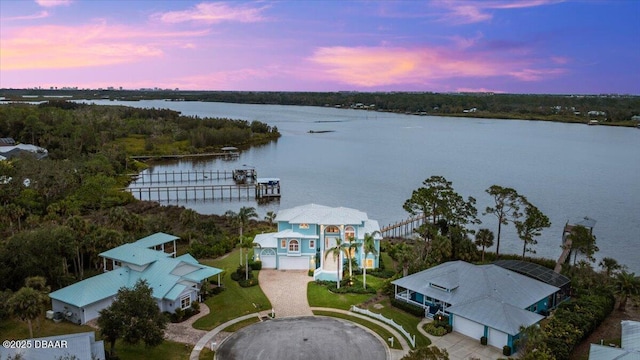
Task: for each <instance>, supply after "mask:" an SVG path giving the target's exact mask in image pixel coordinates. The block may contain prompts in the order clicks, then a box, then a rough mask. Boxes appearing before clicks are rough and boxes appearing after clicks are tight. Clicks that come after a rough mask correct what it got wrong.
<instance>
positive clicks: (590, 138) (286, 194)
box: [95, 100, 640, 273]
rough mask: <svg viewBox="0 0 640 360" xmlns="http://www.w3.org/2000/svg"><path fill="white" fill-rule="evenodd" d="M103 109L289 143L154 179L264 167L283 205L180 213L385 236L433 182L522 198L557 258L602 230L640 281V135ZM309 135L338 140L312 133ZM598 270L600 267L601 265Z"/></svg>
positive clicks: (319, 114) (603, 249) (543, 248)
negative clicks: (371, 227) (294, 214)
mask: <svg viewBox="0 0 640 360" xmlns="http://www.w3.org/2000/svg"><path fill="white" fill-rule="evenodd" d="M95 103H97V104H105V105H127V106H135V107H154V108H170V109H173V110H177V111H180V112H181V113H182V114H184V115H197V116H201V117H205V116H207V117H226V118H233V119H244V120H249V121H252V120H259V121H262V122H265V123H267V124H269V125H271V126H277V127H278V129H279V131H280V132H281V133H282V137H281V138H280V139H279V140H278V141H277V142H273V143H271V144H269V145H265V146H260V147H255V148H252V149H250V150H246V151H242V153H241V155H240V157H239V159H238V160H237V161H223V160H220V159H218V160H215V159H213V160H206V161H202V160H198V161H180V162H172V163H169V164H162V165H157V166H155V167H154V168H152V169H150V170H149V171H174V170H175V171H177V170H188V169H198V170H209V169H213V170H215V169H234V168H238V167H239V166H240V165H243V164H247V165H251V166H255V168H256V169H257V171H258V176H260V177H278V178H280V179H281V183H282V199H281V200H280V202H276V203H271V204H269V205H257V204H256V203H255V202H250V203H247V202H239V201H235V202H229V201H216V202H193V201H191V202H184V203H179V204H180V205H184V206H186V207H190V208H193V209H195V210H196V211H198V212H200V213H203V214H223V213H224V212H225V211H226V210H234V211H237V210H238V209H239V208H240V207H242V206H257V210H258V212H259V214H260V215H261V216H262V215H264V213H266V211H269V210H273V211H277V210H278V209H283V208H289V207H293V206H297V205H302V204H307V203H317V204H323V205H328V206H345V207H352V208H356V209H359V210H362V211H365V212H367V213H368V215H369V217H370V218H372V219H376V220H378V221H379V222H380V224H381V226H384V225H387V224H389V223H393V222H396V221H399V220H401V219H404V218H407V217H408V214H407V213H406V212H405V211H404V210H403V209H402V205H403V203H404V202H405V200H406V199H408V198H409V197H410V196H411V192H412V191H413V190H414V189H416V188H418V187H420V186H421V184H422V181H423V180H425V179H427V178H429V177H430V176H432V175H441V176H444V177H445V178H447V180H449V181H452V182H453V187H454V189H455V190H456V191H457V192H458V193H459V194H461V195H462V196H464V197H465V198H466V197H468V196H473V197H475V198H476V199H477V208H478V215H479V218H480V219H481V220H482V222H483V224H482V225H481V226H482V227H488V228H489V229H491V230H493V231H494V232H495V231H496V230H497V228H496V224H497V222H496V220H495V217H493V216H491V215H482V212H483V210H484V209H485V208H486V206H488V205H491V198H490V197H489V196H488V195H487V194H486V193H485V189H487V188H488V187H490V186H491V185H493V184H498V185H501V186H505V187H512V188H514V189H516V190H517V191H518V192H519V193H520V194H522V195H524V196H526V197H527V198H528V199H529V201H530V202H531V203H533V204H534V205H536V206H537V207H538V208H539V209H540V210H541V211H542V212H543V213H545V214H546V215H547V216H548V217H549V218H550V220H551V222H552V226H551V227H550V228H548V229H545V230H544V231H543V232H542V235H541V236H540V237H539V239H538V240H539V243H538V244H537V245H536V246H535V249H536V250H537V256H542V257H548V258H553V259H556V258H557V257H558V256H559V254H560V252H561V249H560V245H561V237H562V229H563V227H564V225H565V223H566V222H567V221H570V222H572V221H576V220H579V219H581V218H583V217H584V216H588V217H591V218H593V219H595V220H597V223H596V226H595V228H594V234H595V235H596V237H597V245H598V246H599V247H600V251H599V252H598V253H597V258H598V259H601V258H603V257H613V258H615V259H617V260H618V261H619V262H620V263H622V264H625V265H627V266H628V267H629V270H631V271H634V272H636V273H640V130H638V129H632V128H615V127H607V126H586V125H583V124H562V123H551V122H542V121H517V120H497V119H472V118H447V117H436V116H413V115H403V114H391V113H382V112H373V111H363V110H349V109H336V108H329V107H327V108H322V107H306V106H280V105H245V104H227V103H212V102H171V101H160V100H158V101H136V102H122V101H120V102H112V101H96V102H95ZM309 130H315V131H318V130H330V131H332V132H326V133H309ZM500 248H501V252H509V253H516V254H519V253H521V252H522V241H521V240H519V239H518V237H517V236H516V233H515V230H514V229H513V225H511V224H510V225H509V226H507V227H506V231H504V232H503V237H502V241H501V246H500ZM595 265H597V263H596V264H595Z"/></svg>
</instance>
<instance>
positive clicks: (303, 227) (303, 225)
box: [300, 224, 309, 229]
mask: <svg viewBox="0 0 640 360" xmlns="http://www.w3.org/2000/svg"><path fill="white" fill-rule="evenodd" d="M308 228H309V224H300V229H308Z"/></svg>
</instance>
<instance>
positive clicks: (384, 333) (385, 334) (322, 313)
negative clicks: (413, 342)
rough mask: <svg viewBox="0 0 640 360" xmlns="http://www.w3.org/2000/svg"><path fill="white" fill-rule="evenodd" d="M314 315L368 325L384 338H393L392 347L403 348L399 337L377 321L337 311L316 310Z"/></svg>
mask: <svg viewBox="0 0 640 360" xmlns="http://www.w3.org/2000/svg"><path fill="white" fill-rule="evenodd" d="M313 314H314V315H319V316H330V317H335V318H339V319H344V320H349V321H351V322H354V323H357V324H360V325H362V326H364V327H366V328H367V329H369V330H371V331H373V332H375V333H376V334H378V335H379V336H380V337H381V338H383V339H385V340H386V339H389V338H391V337H392V338H393V346H390V347H391V348H392V349H398V350H402V346H400V342H399V341H398V338H397V337H395V336H393V335H392V334H391V333H390V332H389V331H387V330H386V329H385V328H383V327H382V326H379V325H377V324H375V323H372V322H371V321H368V320H365V319H361V318H358V317H355V316H349V315H346V314H341V313H336V312H333V311H321V310H315V311H314V312H313ZM386 342H387V344H388V345H391V344H389V342H388V340H387V341H386Z"/></svg>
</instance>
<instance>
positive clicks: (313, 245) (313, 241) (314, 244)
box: [309, 240, 316, 249]
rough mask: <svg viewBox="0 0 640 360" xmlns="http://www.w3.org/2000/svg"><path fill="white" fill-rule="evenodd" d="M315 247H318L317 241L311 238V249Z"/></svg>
mask: <svg viewBox="0 0 640 360" xmlns="http://www.w3.org/2000/svg"><path fill="white" fill-rule="evenodd" d="M315 248H316V241H315V240H309V249H315Z"/></svg>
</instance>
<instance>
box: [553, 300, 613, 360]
mask: <svg viewBox="0 0 640 360" xmlns="http://www.w3.org/2000/svg"><path fill="white" fill-rule="evenodd" d="M614 306H615V298H614V296H613V294H611V293H610V292H604V293H601V294H592V295H585V296H581V297H580V298H578V299H576V300H574V301H571V302H567V303H564V304H561V305H560V306H559V307H558V309H557V310H556V311H555V314H554V316H553V317H552V318H551V319H550V320H549V322H548V323H547V324H546V325H545V326H544V328H543V333H544V335H545V337H546V344H547V346H548V347H549V350H551V353H553V354H554V355H555V356H556V359H558V360H565V359H569V355H570V353H571V352H572V351H573V349H574V348H575V347H576V346H577V345H578V344H579V343H580V342H581V341H582V340H583V339H585V338H586V337H587V336H589V334H591V332H593V330H595V329H596V328H597V327H598V325H599V324H600V323H602V321H604V319H605V318H606V317H607V316H609V314H610V313H611V311H613V308H614Z"/></svg>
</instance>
